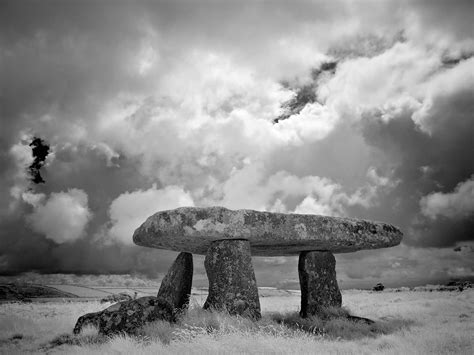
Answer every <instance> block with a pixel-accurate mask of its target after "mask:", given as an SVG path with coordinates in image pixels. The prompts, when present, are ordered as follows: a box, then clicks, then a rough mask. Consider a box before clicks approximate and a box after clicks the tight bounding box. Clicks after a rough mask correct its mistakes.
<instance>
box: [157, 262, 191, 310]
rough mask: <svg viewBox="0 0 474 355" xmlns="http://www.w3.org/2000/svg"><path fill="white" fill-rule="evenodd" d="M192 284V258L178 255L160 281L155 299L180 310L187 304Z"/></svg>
mask: <svg viewBox="0 0 474 355" xmlns="http://www.w3.org/2000/svg"><path fill="white" fill-rule="evenodd" d="M192 283H193V256H192V254H189V253H180V254H179V255H178V256H177V258H176V260H175V261H174V262H173V264H172V265H171V267H170V268H169V269H168V273H167V274H166V276H165V277H164V278H163V281H161V285H160V290H159V291H158V295H157V297H158V298H160V299H164V300H166V301H168V302H169V303H170V304H171V305H172V306H173V308H174V309H178V310H181V309H183V308H186V307H187V306H188V304H189V295H190V294H191V286H192Z"/></svg>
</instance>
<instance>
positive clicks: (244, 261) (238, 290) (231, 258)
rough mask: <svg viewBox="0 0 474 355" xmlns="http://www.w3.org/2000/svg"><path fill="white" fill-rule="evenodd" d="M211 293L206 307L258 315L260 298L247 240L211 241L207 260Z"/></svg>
mask: <svg viewBox="0 0 474 355" xmlns="http://www.w3.org/2000/svg"><path fill="white" fill-rule="evenodd" d="M204 266H205V267H206V272H207V277H208V279H209V295H208V297H207V300H206V302H205V303H204V309H209V308H212V309H218V310H227V311H228V312H229V313H230V314H238V315H242V316H244V317H248V318H252V319H259V318H260V316H261V314H260V301H259V299H258V289H257V282H256V280H255V273H254V271H253V266H252V258H251V256H250V245H249V242H248V241H247V240H221V241H216V242H213V243H212V244H211V246H210V247H209V250H208V252H207V254H206V259H205V261H204Z"/></svg>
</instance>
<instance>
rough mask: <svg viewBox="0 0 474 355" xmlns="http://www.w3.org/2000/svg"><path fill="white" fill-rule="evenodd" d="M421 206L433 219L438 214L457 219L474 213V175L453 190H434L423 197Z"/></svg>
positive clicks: (424, 212) (425, 213) (426, 214)
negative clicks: (444, 191) (446, 191)
mask: <svg viewBox="0 0 474 355" xmlns="http://www.w3.org/2000/svg"><path fill="white" fill-rule="evenodd" d="M420 207H421V212H422V213H423V214H424V215H425V216H427V217H429V218H432V219H435V218H436V217H437V216H445V217H448V218H453V219H457V218H465V217H467V216H469V215H472V214H474V176H472V177H471V178H470V179H469V180H466V181H464V182H461V183H459V184H458V185H457V186H456V188H455V189H454V191H453V192H448V193H442V192H434V193H431V194H429V195H427V196H424V197H422V198H421V200H420Z"/></svg>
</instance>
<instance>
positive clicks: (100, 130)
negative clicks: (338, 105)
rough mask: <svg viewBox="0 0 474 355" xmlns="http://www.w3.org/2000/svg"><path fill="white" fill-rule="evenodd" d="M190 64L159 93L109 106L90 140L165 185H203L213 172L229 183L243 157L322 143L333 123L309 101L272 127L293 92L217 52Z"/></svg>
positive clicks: (162, 81) (163, 82)
mask: <svg viewBox="0 0 474 355" xmlns="http://www.w3.org/2000/svg"><path fill="white" fill-rule="evenodd" d="M191 59H192V60H190V59H187V60H184V62H183V63H182V64H181V65H180V66H179V65H178V64H176V65H175V69H174V70H170V72H169V73H167V74H166V75H164V76H163V77H161V78H159V80H158V81H159V84H158V89H157V90H158V92H157V94H156V95H153V96H150V97H146V98H144V97H139V96H135V97H133V96H126V95H125V96H122V97H118V98H117V99H116V100H115V101H113V102H110V103H109V104H108V105H107V107H106V108H105V109H104V111H103V112H102V114H101V118H100V120H99V121H98V123H97V127H96V129H94V130H93V131H95V132H97V135H96V137H94V138H93V139H97V140H99V141H105V142H107V144H108V146H110V147H111V148H112V149H113V150H114V151H121V152H124V153H125V155H126V156H128V157H137V158H138V159H140V161H141V163H142V164H141V167H142V173H144V174H146V175H149V176H152V177H154V178H159V180H160V181H161V182H162V183H163V184H165V185H169V184H179V185H183V184H189V185H192V184H196V185H197V184H199V185H200V186H203V185H204V186H205V185H206V184H208V183H209V177H211V176H212V175H217V178H218V179H219V180H223V179H225V178H228V177H229V174H230V172H231V171H232V169H233V168H234V167H237V168H239V167H241V166H242V162H243V160H245V159H246V158H250V159H251V160H252V161H253V162H261V161H264V160H265V159H266V158H267V156H268V155H269V154H272V153H274V152H275V151H278V150H280V149H284V148H285V147H288V146H301V145H304V144H306V143H312V142H316V141H318V140H322V139H324V138H325V137H327V136H328V135H329V134H330V133H331V132H332V131H333V130H334V129H335V127H336V125H337V123H338V116H337V114H336V113H335V112H334V111H333V110H331V109H329V108H327V107H326V106H323V105H320V104H318V103H312V104H308V105H307V106H306V107H305V108H304V109H303V110H302V111H301V112H300V113H299V114H297V115H294V116H292V117H290V118H289V119H287V120H284V121H281V122H279V123H278V124H274V123H273V122H272V120H273V119H274V118H276V117H278V116H279V114H280V113H281V110H282V109H281V105H282V104H283V103H284V102H286V101H288V100H289V99H290V98H292V97H293V96H294V95H295V93H294V92H293V91H292V90H290V89H287V88H284V87H283V86H282V85H281V84H279V83H278V82H276V81H274V80H272V79H270V78H267V77H262V76H260V75H259V74H258V73H257V72H256V71H255V70H254V69H251V68H247V67H245V66H242V65H241V64H239V63H236V62H234V61H232V59H231V58H230V57H229V56H227V55H225V54H222V53H221V54H219V53H208V52H202V51H201V52H197V51H195V52H194V53H193V55H192V56H191ZM160 95H161V96H160ZM157 97H160V98H159V99H158V98H157ZM91 131H92V130H91ZM157 166H159V167H160V168H159V169H157ZM177 170H180V171H179V172H178V171H177ZM177 174H178V175H179V176H176V175H177ZM214 177H216V176H214ZM180 179H181V180H180ZM190 187H192V186H190Z"/></svg>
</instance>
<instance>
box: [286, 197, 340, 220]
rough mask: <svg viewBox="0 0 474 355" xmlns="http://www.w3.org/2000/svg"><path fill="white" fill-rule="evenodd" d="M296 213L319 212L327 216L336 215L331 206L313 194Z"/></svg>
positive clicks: (301, 204) (302, 203)
mask: <svg viewBox="0 0 474 355" xmlns="http://www.w3.org/2000/svg"><path fill="white" fill-rule="evenodd" d="M295 213H301V214H319V215H325V216H332V215H334V214H335V213H334V211H333V210H332V209H331V207H330V206H328V205H327V204H325V203H324V202H321V200H318V199H316V198H315V197H313V196H307V197H306V198H305V199H304V200H303V201H302V202H301V203H300V204H299V205H298V206H297V207H296V209H295Z"/></svg>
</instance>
